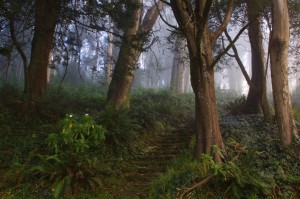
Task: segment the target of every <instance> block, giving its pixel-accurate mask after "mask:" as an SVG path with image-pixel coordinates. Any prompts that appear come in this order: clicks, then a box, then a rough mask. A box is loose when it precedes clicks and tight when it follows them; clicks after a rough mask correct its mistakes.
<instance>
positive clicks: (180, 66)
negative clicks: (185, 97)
mask: <svg viewBox="0 0 300 199" xmlns="http://www.w3.org/2000/svg"><path fill="white" fill-rule="evenodd" d="M175 48H176V49H175V51H174V57H173V66H172V75H171V83H170V89H171V91H172V92H174V93H176V94H182V93H183V79H184V60H183V59H184V57H183V53H184V52H183V48H184V46H183V40H182V39H180V38H179V39H177V40H176V42H175Z"/></svg>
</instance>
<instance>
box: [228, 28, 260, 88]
mask: <svg viewBox="0 0 300 199" xmlns="http://www.w3.org/2000/svg"><path fill="white" fill-rule="evenodd" d="M224 33H225V35H226V37H227V39H228V41H229V42H230V43H232V39H231V37H230V35H229V34H228V31H227V29H226V28H225V30H224ZM231 48H232V50H233V52H234V57H235V60H236V62H237V63H238V65H239V67H240V69H241V71H242V73H243V75H244V77H245V79H246V81H247V83H248V85H249V86H250V88H252V89H253V90H254V91H255V92H256V93H258V92H259V89H258V88H257V87H256V86H255V85H254V84H253V83H252V82H251V80H250V77H249V75H248V73H247V71H246V69H245V66H244V64H243V62H242V60H241V59H240V56H239V53H238V51H237V49H236V47H235V45H234V43H233V44H232V46H231Z"/></svg>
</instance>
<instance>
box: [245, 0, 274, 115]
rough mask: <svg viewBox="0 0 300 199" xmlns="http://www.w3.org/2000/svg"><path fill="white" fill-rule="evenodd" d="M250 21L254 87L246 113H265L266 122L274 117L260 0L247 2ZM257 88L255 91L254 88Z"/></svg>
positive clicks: (248, 99)
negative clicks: (266, 68)
mask: <svg viewBox="0 0 300 199" xmlns="http://www.w3.org/2000/svg"><path fill="white" fill-rule="evenodd" d="M246 3H247V13H248V20H249V21H251V20H253V19H254V21H252V23H251V24H250V26H249V28H248V35H249V39H250V44H251V60H252V63H251V66H252V78H251V83H252V86H250V88H249V92H248V96H247V100H246V104H245V107H244V110H243V112H244V113H256V114H260V113H263V115H264V118H265V119H266V120H270V119H271V117H272V114H271V111H270V106H269V103H268V99H267V87H266V75H265V74H266V71H265V63H264V49H263V45H262V43H263V35H262V31H261V17H260V16H258V15H257V14H258V13H260V10H261V7H260V1H259V0H247V1H246ZM253 86H254V87H255V89H254V88H253Z"/></svg>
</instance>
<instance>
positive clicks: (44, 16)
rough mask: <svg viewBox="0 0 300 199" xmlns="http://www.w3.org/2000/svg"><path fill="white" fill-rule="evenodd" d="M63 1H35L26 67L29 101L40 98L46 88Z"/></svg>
mask: <svg viewBox="0 0 300 199" xmlns="http://www.w3.org/2000/svg"><path fill="white" fill-rule="evenodd" d="M62 3H63V0H52V1H47V0H36V2H35V24H34V35H33V40H32V48H31V56H30V63H29V66H28V76H29V78H28V80H29V82H28V90H27V91H25V92H26V95H27V97H28V99H29V100H35V99H36V98H37V97H39V96H42V95H43V94H44V92H45V89H46V86H47V77H48V67H49V57H50V51H51V48H52V44H53V39H54V32H55V27H56V24H57V23H58V20H59V14H60V10H61V5H62Z"/></svg>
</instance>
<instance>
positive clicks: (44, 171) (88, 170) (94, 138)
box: [30, 114, 105, 198]
mask: <svg viewBox="0 0 300 199" xmlns="http://www.w3.org/2000/svg"><path fill="white" fill-rule="evenodd" d="M104 134H105V129H104V128H103V127H102V126H100V125H96V124H95V122H94V120H93V118H92V117H91V116H89V115H87V114H86V115H84V116H83V117H76V116H75V115H68V116H67V117H66V118H65V119H64V120H63V121H62V131H61V132H59V133H51V134H49V135H48V137H47V139H46V141H47V144H48V147H49V149H50V154H49V155H38V157H39V159H40V160H41V163H40V164H38V165H37V166H33V167H32V168H31V169H30V170H31V172H32V173H33V174H35V175H36V176H37V177H39V179H40V185H43V184H44V183H45V182H50V184H51V187H52V191H53V195H54V197H55V198H59V197H61V196H64V195H76V194H77V193H78V192H80V191H82V190H83V189H92V190H96V188H99V187H101V185H102V182H101V174H102V173H103V171H102V170H101V169H103V168H101V162H100V160H99V159H98V158H97V155H96V154H94V153H95V152H97V150H98V151H99V150H101V148H103V142H104V138H105V137H104Z"/></svg>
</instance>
